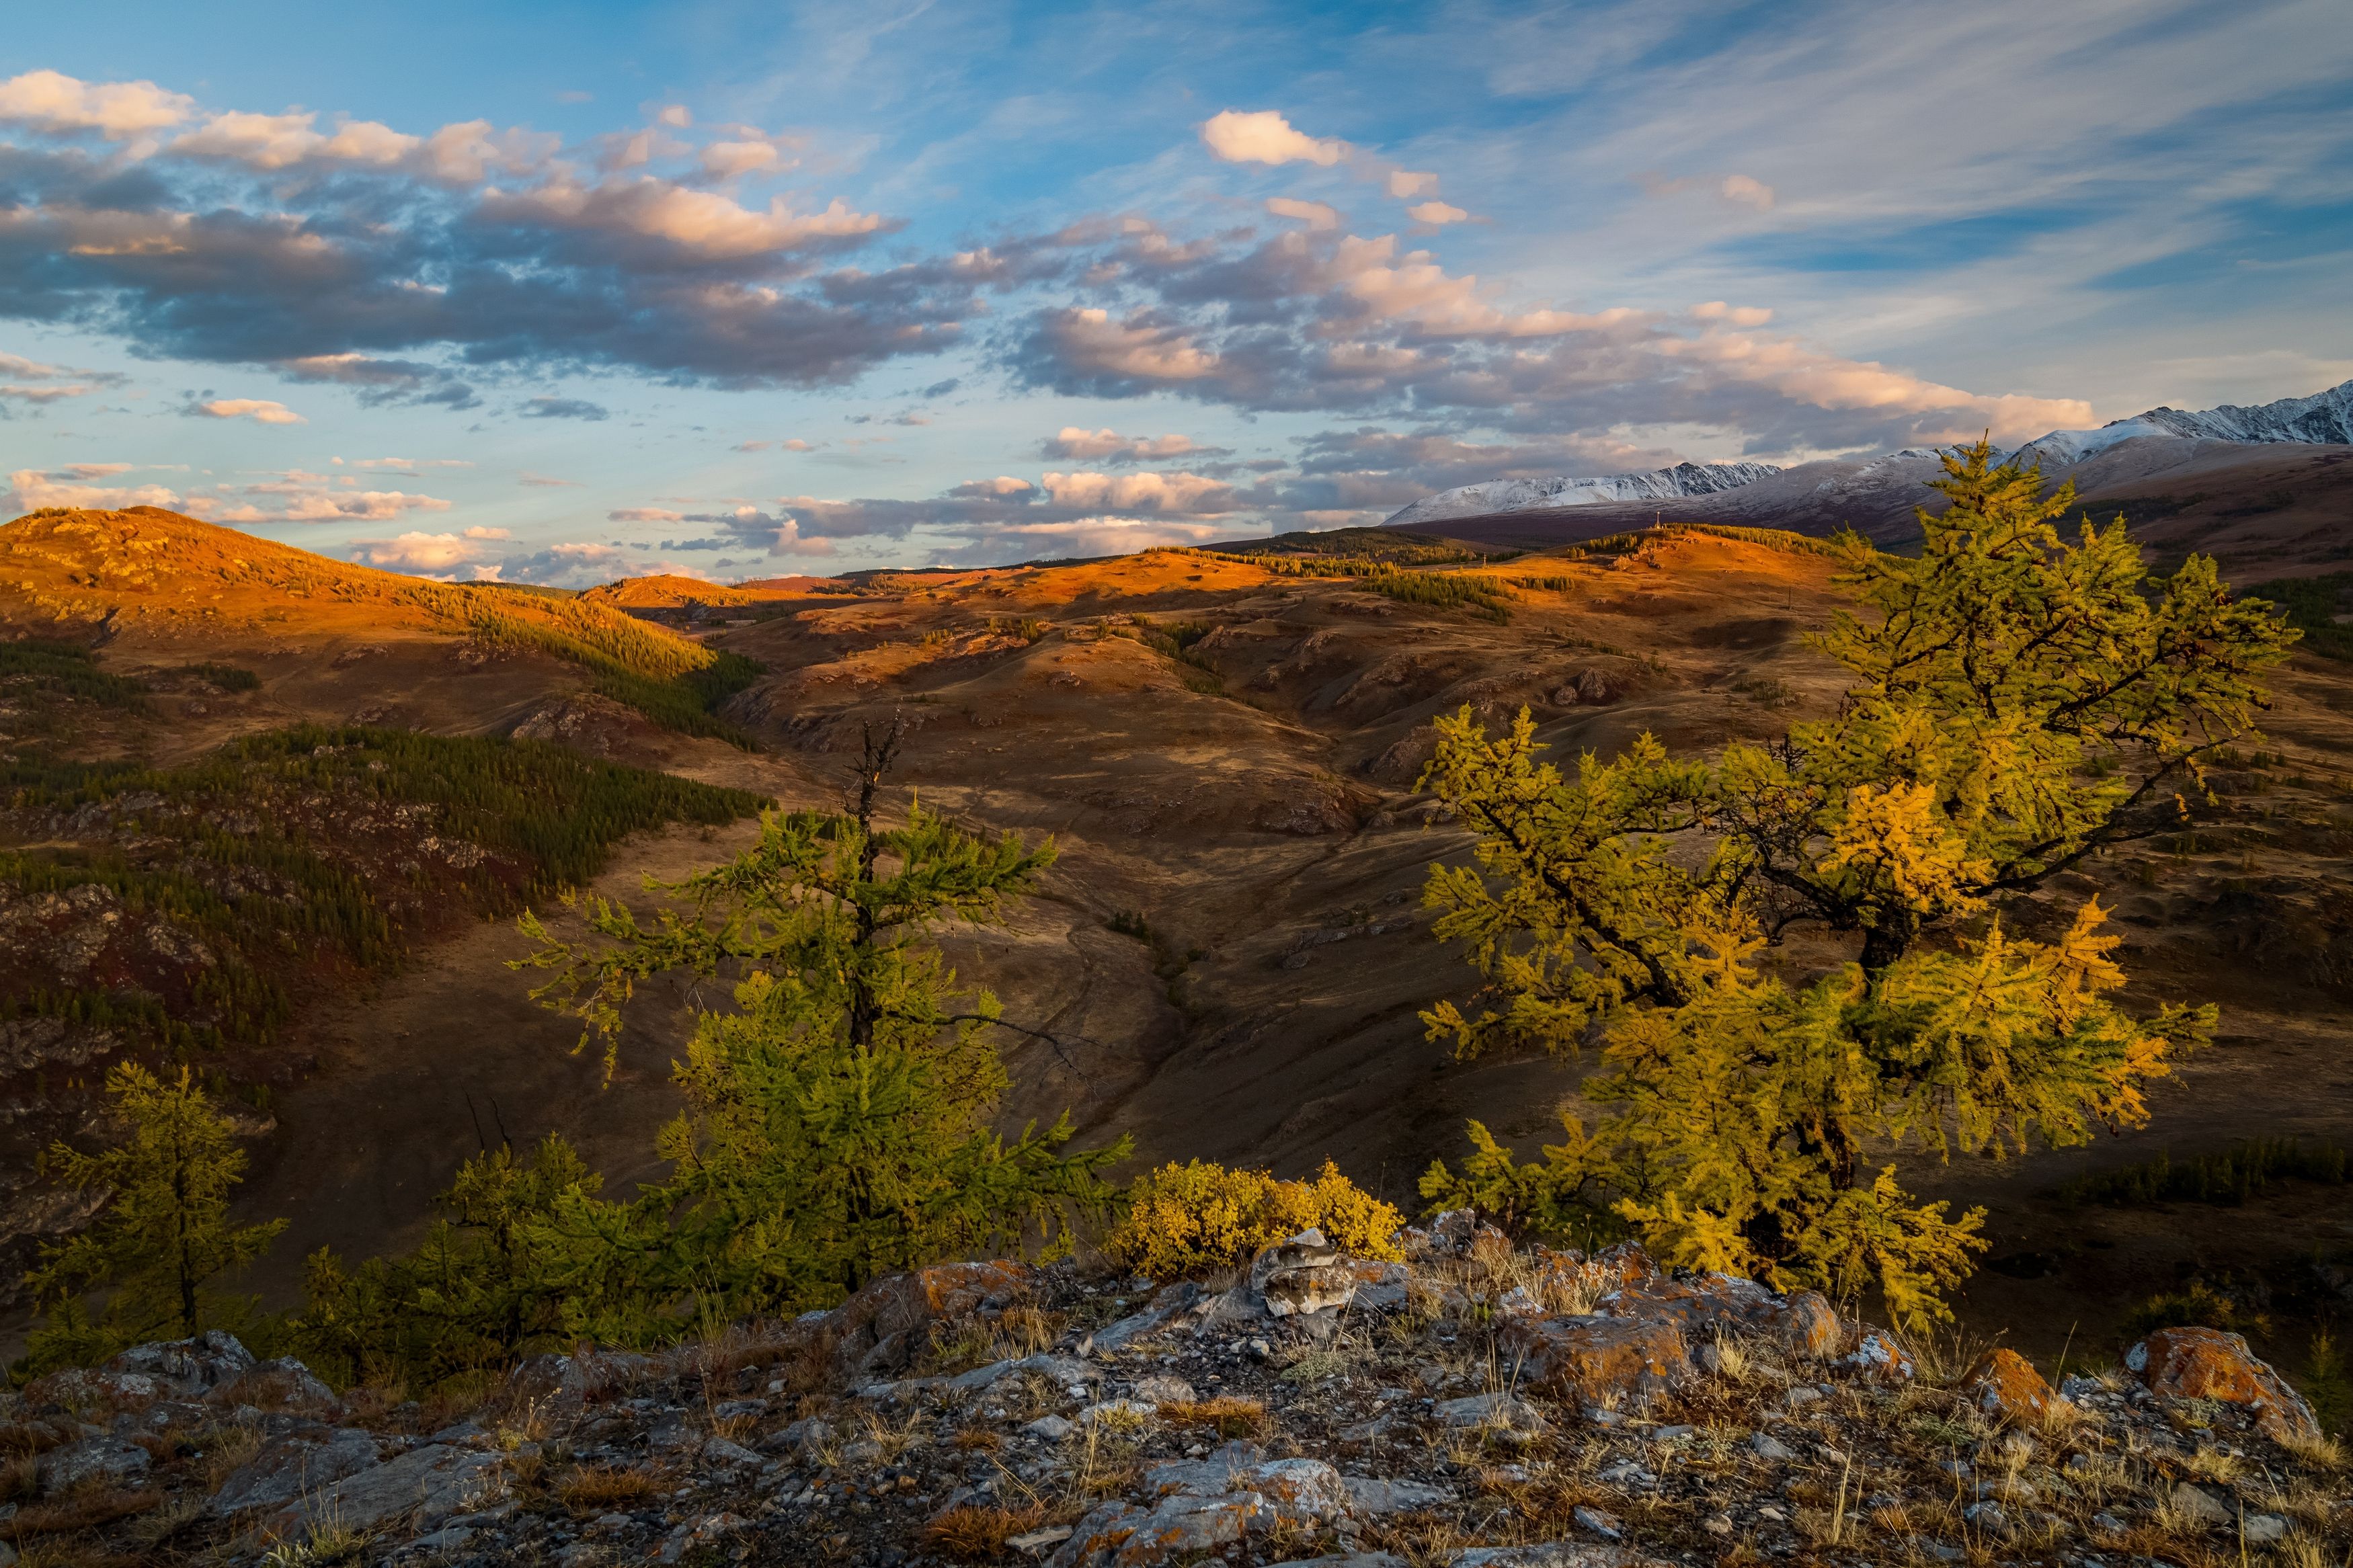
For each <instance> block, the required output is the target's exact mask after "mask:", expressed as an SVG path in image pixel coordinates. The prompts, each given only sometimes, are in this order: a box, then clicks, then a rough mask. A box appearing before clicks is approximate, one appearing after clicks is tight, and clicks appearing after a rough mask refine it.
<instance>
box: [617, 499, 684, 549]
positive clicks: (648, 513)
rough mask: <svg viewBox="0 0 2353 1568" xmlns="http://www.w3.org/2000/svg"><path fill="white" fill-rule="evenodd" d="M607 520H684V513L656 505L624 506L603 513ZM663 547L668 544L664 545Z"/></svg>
mask: <svg viewBox="0 0 2353 1568" xmlns="http://www.w3.org/2000/svg"><path fill="white" fill-rule="evenodd" d="M605 521H607V522H684V521H686V513H684V512H682V511H671V510H668V509H667V508H664V507H658V506H625V507H619V508H617V509H615V510H612V511H608V512H607V513H606V514H605ZM664 548H665V549H667V548H668V546H664Z"/></svg>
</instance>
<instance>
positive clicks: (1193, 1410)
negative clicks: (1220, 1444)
mask: <svg viewBox="0 0 2353 1568" xmlns="http://www.w3.org/2000/svg"><path fill="white" fill-rule="evenodd" d="M1160 1418H1161V1419H1162V1420H1163V1421H1166V1422H1167V1423H1168V1424H1169V1425H1170V1426H1203V1427H1207V1428H1208V1430H1210V1431H1212V1432H1215V1433H1216V1434H1217V1435H1218V1436H1220V1437H1258V1436H1264V1435H1265V1434H1266V1432H1268V1431H1269V1430H1270V1429H1271V1427H1272V1426H1273V1419H1272V1417H1271V1416H1269V1415H1267V1412H1266V1406H1265V1405H1263V1404H1261V1403H1260V1402H1259V1401H1258V1400H1255V1399H1244V1398H1241V1397H1240V1396H1239V1395H1236V1394H1219V1395H1218V1396H1217V1397H1215V1398H1213V1399H1195V1400H1172V1401H1170V1402H1169V1403H1168V1404H1166V1405H1162V1406H1161V1407H1160Z"/></svg>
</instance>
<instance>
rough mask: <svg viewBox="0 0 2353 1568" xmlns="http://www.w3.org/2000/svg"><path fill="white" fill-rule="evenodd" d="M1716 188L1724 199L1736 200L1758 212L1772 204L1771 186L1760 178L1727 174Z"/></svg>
mask: <svg viewBox="0 0 2353 1568" xmlns="http://www.w3.org/2000/svg"><path fill="white" fill-rule="evenodd" d="M1716 189H1717V191H1718V192H1719V193H1721V194H1722V195H1723V197H1724V199H1725V201H1728V202H1738V203H1740V204H1741V205H1743V206H1751V207H1755V208H1756V209H1757V211H1758V212H1763V211H1765V210H1766V209H1767V208H1768V207H1770V206H1771V205H1773V187H1772V186H1770V185H1768V184H1766V183H1765V182H1764V181H1762V180H1754V179H1751V178H1749V177H1748V176H1747V175H1746V174H1730V175H1727V176H1725V182H1724V184H1721V185H1718V186H1717V187H1716Z"/></svg>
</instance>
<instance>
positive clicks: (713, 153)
mask: <svg viewBox="0 0 2353 1568" xmlns="http://www.w3.org/2000/svg"><path fill="white" fill-rule="evenodd" d="M697 162H699V163H702V172H703V173H704V174H710V175H712V176H714V177H716V178H719V179H723V180H726V179H733V178H734V177H735V176H736V175H738V174H775V173H776V172H777V171H778V170H780V169H786V168H789V167H791V164H792V161H791V160H790V159H788V158H786V156H785V153H784V149H782V148H780V147H778V146H777V145H776V143H775V142H712V143H711V144H710V145H709V146H707V147H705V148H704V149H703V150H702V153H701V155H700V156H699V157H698V159H697Z"/></svg>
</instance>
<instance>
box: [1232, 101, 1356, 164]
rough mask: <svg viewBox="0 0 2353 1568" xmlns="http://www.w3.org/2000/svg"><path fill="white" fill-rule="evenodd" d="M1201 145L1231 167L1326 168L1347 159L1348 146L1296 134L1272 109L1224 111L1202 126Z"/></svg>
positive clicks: (1301, 133)
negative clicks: (1297, 165) (1281, 165)
mask: <svg viewBox="0 0 2353 1568" xmlns="http://www.w3.org/2000/svg"><path fill="white" fill-rule="evenodd" d="M1201 141H1202V142H1203V144H1204V145H1206V146H1207V147H1208V149H1209V151H1210V152H1211V153H1214V154H1215V155H1216V156H1218V157H1219V158H1222V159H1224V160H1225V161H1226V162H1227V163H1314V164H1318V165H1320V166H1322V167H1324V168H1327V169H1328V168H1330V167H1331V166H1332V165H1333V164H1335V163H1338V162H1340V160H1341V159H1343V158H1345V157H1346V156H1347V155H1348V153H1349V147H1348V144H1347V143H1346V142H1342V141H1340V140H1338V139H1337V138H1335V137H1328V136H1326V137H1314V136H1310V135H1308V134H1306V133H1305V132H1301V131H1295V130H1293V128H1292V124H1291V121H1288V120H1285V119H1284V118H1283V117H1282V115H1280V114H1278V113H1276V112H1275V111H1274V110H1271V109H1261V110H1254V111H1252V112H1249V113H1245V112H1242V111H1240V110H1232V109H1229V110H1223V111H1222V112H1220V113H1218V114H1214V115H1212V116H1210V117H1209V119H1208V120H1207V121H1203V122H1202V125H1201Z"/></svg>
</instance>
